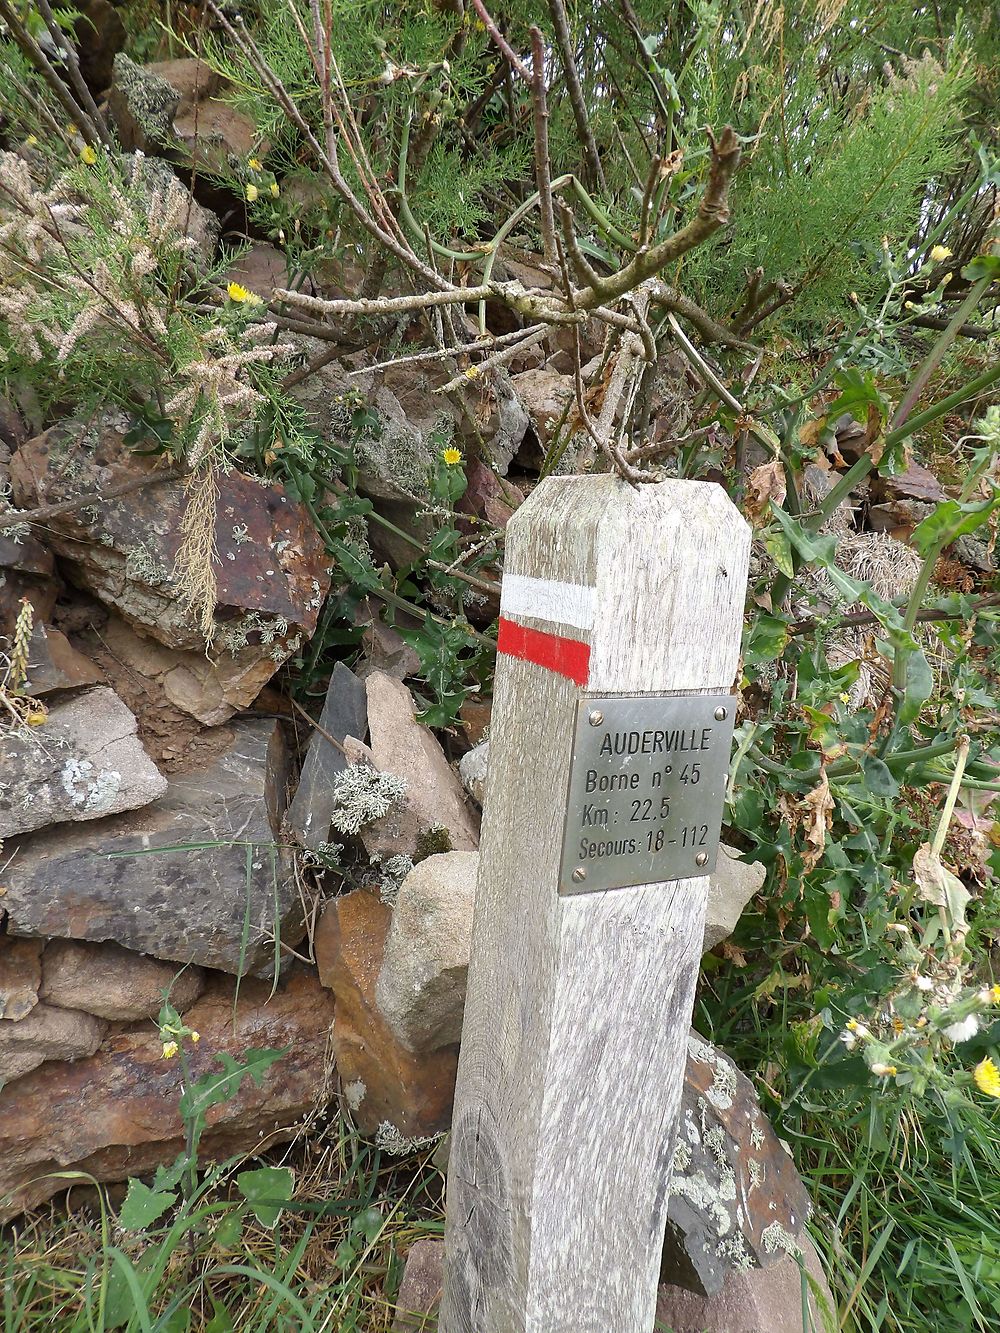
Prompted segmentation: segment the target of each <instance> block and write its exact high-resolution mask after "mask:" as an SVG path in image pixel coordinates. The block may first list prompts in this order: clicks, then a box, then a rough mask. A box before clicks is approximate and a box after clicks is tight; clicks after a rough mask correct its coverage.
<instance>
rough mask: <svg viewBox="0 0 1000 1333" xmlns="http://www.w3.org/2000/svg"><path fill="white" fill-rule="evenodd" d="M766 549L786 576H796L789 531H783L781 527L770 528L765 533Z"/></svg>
mask: <svg viewBox="0 0 1000 1333" xmlns="http://www.w3.org/2000/svg"><path fill="white" fill-rule="evenodd" d="M764 549H765V551H767V553H768V555H769V556H770V557H771V559H772V560H773V561H774V563H775V564H776V565H777V566H778V568H779V569H780V570H781V572H782V574H784V575H785V577H786V578H789V579H790V578H794V577H795V566H794V565H793V564H792V544H791V542H790V541H789V540H788V535H787V533H784V532H782V531H781V529H780V528H769V529H768V530H767V532H765V533H764Z"/></svg>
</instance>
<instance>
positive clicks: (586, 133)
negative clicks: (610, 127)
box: [549, 0, 608, 190]
mask: <svg viewBox="0 0 1000 1333" xmlns="http://www.w3.org/2000/svg"><path fill="white" fill-rule="evenodd" d="M549 13H550V14H551V15H552V26H553V28H554V30H555V35H556V44H557V46H558V47H559V56H560V59H561V60H562V67H563V73H564V74H565V75H566V89H567V91H568V93H569V101H570V106H572V108H573V116H574V119H575V120H576V129H577V133H578V134H579V136H580V142H581V144H582V145H583V151H584V156H585V158H586V161H587V172H588V178H589V179H588V184H589V185H590V186H591V188H593V187H594V186H595V185H596V186H597V187H598V189H601V190H607V188H608V184H607V181H606V180H605V179H604V168H603V167H602V166H601V158H600V154H599V153H598V151H597V143H596V142H595V140H594V131H593V130H592V129H591V127H590V118H589V116H588V115H587V105H586V103H585V102H584V100H583V89H582V88H581V87H580V76H579V74H578V73H577V68H576V59H575V57H574V55H573V40H572V37H571V36H570V30H569V19H568V18H567V16H566V6H565V4H564V3H563V0H549Z"/></svg>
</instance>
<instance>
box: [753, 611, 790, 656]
mask: <svg viewBox="0 0 1000 1333" xmlns="http://www.w3.org/2000/svg"><path fill="white" fill-rule="evenodd" d="M787 643H788V625H787V624H786V622H785V621H784V620H779V619H778V617H777V616H769V615H766V614H764V615H760V616H758V617H757V619H756V621H755V622H754V626H753V630H752V631H751V634H750V640H749V642H748V643H747V647H746V660H747V662H748V663H752V662H772V661H774V659H775V658H778V657H780V656H781V654H782V653H783V652H784V651H785V645H786V644H787Z"/></svg>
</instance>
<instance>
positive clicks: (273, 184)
mask: <svg viewBox="0 0 1000 1333" xmlns="http://www.w3.org/2000/svg"><path fill="white" fill-rule="evenodd" d="M267 188H268V189H269V190H270V191H271V198H272V199H277V197H278V195H279V194H280V193H281V191H280V190H279V189H278V182H277V181H272V182H271V184H270V185H269V186H268V187H267Z"/></svg>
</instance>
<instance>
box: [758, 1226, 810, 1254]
mask: <svg viewBox="0 0 1000 1333" xmlns="http://www.w3.org/2000/svg"><path fill="white" fill-rule="evenodd" d="M760 1241H761V1244H762V1245H763V1247H764V1253H765V1254H775V1253H776V1252H777V1251H778V1250H784V1252H785V1253H786V1254H790V1255H791V1256H792V1258H793V1259H798V1258H799V1257H801V1254H802V1247H801V1246H800V1245H797V1244H796V1242H795V1238H794V1236H790V1235H789V1234H788V1232H787V1231H786V1230H785V1228H784V1227H783V1226H782V1225H781V1223H780V1222H771V1223H770V1225H769V1226H766V1227H765V1228H764V1230H763V1231H762V1232H761V1236H760Z"/></svg>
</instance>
